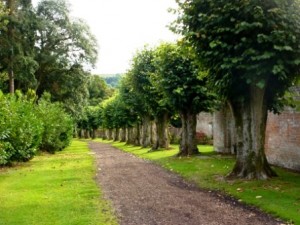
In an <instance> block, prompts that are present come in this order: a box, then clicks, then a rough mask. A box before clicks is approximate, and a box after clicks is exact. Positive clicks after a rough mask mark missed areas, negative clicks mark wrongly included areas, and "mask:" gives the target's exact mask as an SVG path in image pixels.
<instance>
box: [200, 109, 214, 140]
mask: <svg viewBox="0 0 300 225" xmlns="http://www.w3.org/2000/svg"><path fill="white" fill-rule="evenodd" d="M196 131H197V132H201V133H204V134H205V135H206V136H207V137H209V138H212V137H213V114H212V113H205V112H203V113H199V114H198V115H197V127H196Z"/></svg>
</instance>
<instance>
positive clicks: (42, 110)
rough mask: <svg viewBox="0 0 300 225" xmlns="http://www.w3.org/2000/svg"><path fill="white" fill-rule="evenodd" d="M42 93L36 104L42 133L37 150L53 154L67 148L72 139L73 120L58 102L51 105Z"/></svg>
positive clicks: (48, 97)
mask: <svg viewBox="0 0 300 225" xmlns="http://www.w3.org/2000/svg"><path fill="white" fill-rule="evenodd" d="M50 97H51V96H50V95H49V94H48V93H44V95H43V96H42V98H41V99H40V100H39V102H38V107H37V116H38V117H39V119H40V120H41V122H42V126H43V128H44V129H43V133H42V141H41V143H40V145H39V148H40V149H41V150H43V151H47V152H50V153H54V152H55V151H59V150H62V149H64V148H65V147H67V146H68V145H69V144H70V142H71V139H72V138H73V120H72V119H71V117H70V116H69V115H68V114H66V113H65V112H64V110H63V108H62V105H61V104H59V103H58V102H55V103H51V102H50Z"/></svg>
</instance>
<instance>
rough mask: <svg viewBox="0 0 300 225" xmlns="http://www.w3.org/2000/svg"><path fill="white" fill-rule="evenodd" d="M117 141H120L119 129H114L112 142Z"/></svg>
mask: <svg viewBox="0 0 300 225" xmlns="http://www.w3.org/2000/svg"><path fill="white" fill-rule="evenodd" d="M119 140H120V128H115V136H114V141H119Z"/></svg>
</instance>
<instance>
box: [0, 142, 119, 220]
mask: <svg viewBox="0 0 300 225" xmlns="http://www.w3.org/2000/svg"><path fill="white" fill-rule="evenodd" d="M95 173H96V169H95V160H94V157H93V156H92V155H91V153H90V151H89V149H88V146H87V143H86V142H80V141H78V140H74V141H73V143H72V145H71V146H70V147H68V148H66V149H65V150H64V151H61V152H58V153H57V154H55V155H41V156H37V157H36V158H35V159H33V160H32V161H30V162H29V163H25V164H21V165H19V166H16V167H14V168H7V169H1V170H0V225H103V224H105V225H110V224H111V225H115V224H117V222H116V219H115V217H114V216H113V214H112V213H111V208H110V206H109V204H108V203H107V202H106V201H105V200H103V198H102V196H101V192H100V190H99V187H98V186H97V184H96V182H95V180H94V176H95Z"/></svg>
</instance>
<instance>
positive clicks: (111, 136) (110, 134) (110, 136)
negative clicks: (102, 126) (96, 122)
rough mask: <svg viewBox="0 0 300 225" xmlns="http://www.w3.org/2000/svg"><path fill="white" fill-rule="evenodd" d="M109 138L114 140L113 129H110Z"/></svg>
mask: <svg viewBox="0 0 300 225" xmlns="http://www.w3.org/2000/svg"><path fill="white" fill-rule="evenodd" d="M107 139H108V140H113V129H108V132H107Z"/></svg>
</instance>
